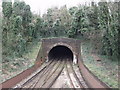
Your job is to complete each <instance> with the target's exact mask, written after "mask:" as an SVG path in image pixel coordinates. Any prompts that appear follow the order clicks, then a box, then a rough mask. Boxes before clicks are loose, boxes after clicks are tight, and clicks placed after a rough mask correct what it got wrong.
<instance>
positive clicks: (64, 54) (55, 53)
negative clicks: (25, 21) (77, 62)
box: [48, 45, 73, 60]
mask: <svg viewBox="0 0 120 90" xmlns="http://www.w3.org/2000/svg"><path fill="white" fill-rule="evenodd" d="M66 58H68V59H69V60H73V52H72V51H71V50H70V49H69V48H68V47H66V46H62V45H58V46H55V47H53V48H52V49H51V50H50V52H49V53H48V59H49V60H52V59H54V60H60V59H66Z"/></svg>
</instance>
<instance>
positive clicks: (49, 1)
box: [21, 0, 99, 14]
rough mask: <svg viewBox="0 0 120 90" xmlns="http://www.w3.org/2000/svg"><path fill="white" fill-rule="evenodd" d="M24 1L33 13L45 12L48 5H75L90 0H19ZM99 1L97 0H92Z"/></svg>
mask: <svg viewBox="0 0 120 90" xmlns="http://www.w3.org/2000/svg"><path fill="white" fill-rule="evenodd" d="M21 1H25V2H26V3H27V4H29V5H30V7H31V10H32V12H35V13H39V12H40V13H41V14H43V13H45V12H46V10H47V9H48V8H50V7H54V6H57V7H61V6H63V5H67V7H68V8H69V7H71V6H77V5H78V4H80V3H81V4H83V3H85V2H90V1H91V0H21ZM92 1H99V0H92Z"/></svg>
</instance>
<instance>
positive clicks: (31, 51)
mask: <svg viewBox="0 0 120 90" xmlns="http://www.w3.org/2000/svg"><path fill="white" fill-rule="evenodd" d="M40 46H41V42H33V43H31V44H30V45H29V46H28V48H27V49H28V52H27V53H25V54H24V55H23V57H21V58H18V57H15V58H11V57H10V58H8V59H9V61H10V62H6V63H3V64H2V71H0V74H1V73H2V74H1V75H0V83H2V82H4V81H6V80H8V79H10V78H12V77H14V76H16V75H17V74H19V73H21V72H22V71H24V70H26V69H28V68H29V67H31V66H33V65H34V62H35V59H36V57H37V54H38V52H39V49H40Z"/></svg>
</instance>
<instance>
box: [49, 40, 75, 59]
mask: <svg viewBox="0 0 120 90" xmlns="http://www.w3.org/2000/svg"><path fill="white" fill-rule="evenodd" d="M59 45H61V46H65V47H67V48H69V49H70V50H71V51H72V53H73V58H74V55H75V51H74V50H73V48H72V46H70V45H68V44H66V43H62V42H60V43H55V44H53V45H51V46H50V47H49V50H47V58H48V54H49V52H50V50H52V48H54V47H56V46H59Z"/></svg>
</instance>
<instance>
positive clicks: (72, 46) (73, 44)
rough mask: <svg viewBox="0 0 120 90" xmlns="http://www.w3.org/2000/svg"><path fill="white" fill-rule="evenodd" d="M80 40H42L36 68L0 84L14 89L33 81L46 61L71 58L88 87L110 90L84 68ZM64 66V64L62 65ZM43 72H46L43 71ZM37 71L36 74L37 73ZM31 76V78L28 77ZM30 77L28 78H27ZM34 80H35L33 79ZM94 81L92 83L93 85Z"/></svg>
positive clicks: (31, 68)
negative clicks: (30, 80) (16, 86)
mask: <svg viewBox="0 0 120 90" xmlns="http://www.w3.org/2000/svg"><path fill="white" fill-rule="evenodd" d="M80 43H81V42H80V40H75V39H70V38H50V39H42V43H41V48H40V50H39V52H38V55H37V57H36V61H35V64H34V66H32V67H30V68H28V69H27V70H25V71H23V72H22V73H20V74H19V75H17V76H15V77H13V78H11V79H9V80H7V81H5V82H3V83H2V84H0V86H2V88H12V87H13V86H15V85H17V84H18V86H19V85H20V84H21V83H24V82H22V81H24V79H25V82H26V81H27V80H28V81H29V79H33V78H32V77H33V76H37V74H35V73H38V71H39V70H38V69H39V68H40V67H41V65H42V63H44V62H45V60H47V59H49V60H53V59H54V60H59V59H61V58H62V59H66V58H69V59H70V60H72V61H73V62H74V61H75V58H76V60H77V64H78V66H79V68H80V70H81V74H82V76H84V80H85V82H86V83H87V84H88V87H90V88H108V86H107V85H106V84H104V83H103V82H101V81H99V79H97V78H96V77H95V76H94V75H93V74H92V73H91V72H90V71H89V69H88V68H87V67H86V66H84V64H83V62H82V57H81V46H80ZM61 65H62V64H61ZM36 70H38V71H36ZM41 70H44V68H43V69H41ZM35 71H36V72H35ZM30 75H33V76H30ZM28 76H30V77H28ZM27 77H28V78H27ZM26 78H27V79H26ZM33 80H34V79H33ZM91 81H92V83H91Z"/></svg>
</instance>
